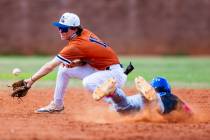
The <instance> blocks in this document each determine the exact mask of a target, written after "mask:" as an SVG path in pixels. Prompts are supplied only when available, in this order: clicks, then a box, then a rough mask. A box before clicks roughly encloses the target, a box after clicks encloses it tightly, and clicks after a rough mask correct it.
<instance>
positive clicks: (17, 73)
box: [12, 68, 21, 76]
mask: <svg viewBox="0 0 210 140" xmlns="http://www.w3.org/2000/svg"><path fill="white" fill-rule="evenodd" d="M20 73H21V70H20V69H19V68H14V69H13V70H12V74H13V75H15V76H17V75H19V74H20Z"/></svg>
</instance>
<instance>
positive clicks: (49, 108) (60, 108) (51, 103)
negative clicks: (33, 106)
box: [35, 101, 64, 113]
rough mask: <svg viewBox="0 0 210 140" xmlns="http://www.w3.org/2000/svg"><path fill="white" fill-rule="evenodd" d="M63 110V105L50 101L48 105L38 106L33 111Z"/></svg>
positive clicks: (51, 111) (49, 111)
mask: <svg viewBox="0 0 210 140" xmlns="http://www.w3.org/2000/svg"><path fill="white" fill-rule="evenodd" d="M63 110H64V106H63V105H62V106H56V105H55V103H54V102H53V101H51V102H50V104H49V105H47V106H45V107H42V108H39V109H37V110H35V113H53V112H61V111H63Z"/></svg>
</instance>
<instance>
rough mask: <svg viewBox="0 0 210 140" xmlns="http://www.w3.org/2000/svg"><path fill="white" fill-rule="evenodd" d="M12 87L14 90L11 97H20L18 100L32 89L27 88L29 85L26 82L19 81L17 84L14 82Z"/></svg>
mask: <svg viewBox="0 0 210 140" xmlns="http://www.w3.org/2000/svg"><path fill="white" fill-rule="evenodd" d="M11 87H12V90H13V92H12V94H11V97H18V98H21V97H24V96H26V94H27V93H28V90H29V89H30V87H27V83H26V82H25V81H24V80H19V81H17V82H14V83H13V84H12V86H11Z"/></svg>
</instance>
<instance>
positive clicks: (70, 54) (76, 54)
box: [56, 45, 85, 64]
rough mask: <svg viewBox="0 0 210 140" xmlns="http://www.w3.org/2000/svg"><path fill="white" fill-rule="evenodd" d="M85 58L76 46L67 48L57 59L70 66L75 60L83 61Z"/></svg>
mask: <svg viewBox="0 0 210 140" xmlns="http://www.w3.org/2000/svg"><path fill="white" fill-rule="evenodd" d="M84 57H85V55H84V53H83V52H82V50H81V49H80V48H79V47H77V46H74V45H71V46H65V47H64V48H63V49H62V50H61V51H60V52H59V54H57V55H56V59H57V60H58V61H61V62H62V63H64V64H70V63H71V61H72V60H74V59H83V58H84Z"/></svg>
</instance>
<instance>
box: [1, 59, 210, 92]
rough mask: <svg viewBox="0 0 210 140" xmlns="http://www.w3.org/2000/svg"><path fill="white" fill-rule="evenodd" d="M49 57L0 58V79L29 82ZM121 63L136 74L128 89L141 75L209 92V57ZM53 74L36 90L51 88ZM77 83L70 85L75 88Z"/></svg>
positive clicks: (133, 60)
mask: <svg viewBox="0 0 210 140" xmlns="http://www.w3.org/2000/svg"><path fill="white" fill-rule="evenodd" d="M51 59H52V57H49V56H30V57H27V56H0V79H1V82H2V81H14V80H17V79H22V78H28V77H30V76H31V75H32V74H33V73H35V72H36V71H37V70H38V69H39V68H40V67H41V66H42V65H43V64H44V63H46V62H47V61H49V60H51ZM120 60H121V63H122V64H123V65H124V66H127V65H128V64H129V62H130V61H132V64H133V65H134V67H135V70H134V71H133V72H132V73H131V74H130V75H129V76H128V82H127V86H132V85H133V79H134V78H135V77H136V76H138V75H142V76H144V77H145V78H146V79H147V80H151V79H152V78H153V77H154V76H157V75H159V76H164V77H166V78H167V79H168V80H169V81H170V82H171V84H172V86H177V87H190V88H210V57H134V56H130V57H128V56H127V57H125V56H124V57H120ZM15 67H18V68H20V69H21V70H22V74H20V75H19V76H18V77H15V76H13V75H12V74H11V72H12V69H13V68H15ZM56 71H57V70H54V71H53V72H52V73H50V74H49V75H47V76H45V77H44V78H43V79H42V80H41V82H38V83H39V84H38V86H47V85H54V83H55V82H54V80H55V79H56ZM78 83H79V84H80V83H81V82H80V81H77V80H76V81H71V83H70V84H72V85H73V86H74V85H77V84H78Z"/></svg>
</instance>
